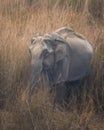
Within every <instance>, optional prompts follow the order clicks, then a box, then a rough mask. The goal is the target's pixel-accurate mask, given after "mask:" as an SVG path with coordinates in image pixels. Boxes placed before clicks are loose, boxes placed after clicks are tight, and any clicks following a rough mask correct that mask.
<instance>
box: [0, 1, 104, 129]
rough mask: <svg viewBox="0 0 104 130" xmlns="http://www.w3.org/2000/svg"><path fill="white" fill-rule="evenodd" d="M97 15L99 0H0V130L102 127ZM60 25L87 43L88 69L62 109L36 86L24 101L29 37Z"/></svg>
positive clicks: (103, 65) (103, 7) (102, 56)
mask: <svg viewBox="0 0 104 130" xmlns="http://www.w3.org/2000/svg"><path fill="white" fill-rule="evenodd" d="M103 17H104V0H64V1H63V0H44V1H43V0H38V1H37V0H22V1H21V0H3V1H2V0H0V130H88V129H91V130H103V129H104V126H103V122H104V24H103V21H104V19H103ZM62 26H66V27H71V28H73V29H74V30H75V31H77V32H80V33H82V34H84V35H85V36H86V37H87V38H88V39H89V40H90V41H91V43H92V46H93V48H94V58H93V64H92V68H91V72H90V74H89V76H88V77H86V79H85V81H84V85H83V86H82V88H83V89H82V91H81V92H80V91H79V90H77V93H78V96H74V95H73V90H72V94H71V96H72V100H71V102H70V103H69V104H67V107H65V108H64V107H61V106H58V105H56V106H55V108H54V109H53V104H54V103H53V100H54V99H53V97H54V95H52V94H51V95H49V93H47V91H46V90H44V91H43V90H42V89H39V91H38V92H37V93H36V94H35V95H34V97H33V99H32V103H31V104H28V103H27V102H26V99H27V92H28V87H29V67H30V56H29V53H28V47H29V45H30V41H31V37H32V36H33V35H34V34H36V33H41V34H44V33H49V32H52V31H54V30H56V29H57V28H60V27H62ZM40 86H41V85H40ZM79 97H80V102H79Z"/></svg>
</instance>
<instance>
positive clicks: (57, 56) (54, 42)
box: [44, 34, 70, 84]
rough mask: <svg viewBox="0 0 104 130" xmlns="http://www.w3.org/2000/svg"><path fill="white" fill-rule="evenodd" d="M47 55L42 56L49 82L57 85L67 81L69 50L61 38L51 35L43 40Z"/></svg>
mask: <svg viewBox="0 0 104 130" xmlns="http://www.w3.org/2000/svg"><path fill="white" fill-rule="evenodd" d="M44 44H45V46H46V48H47V54H45V56H44V67H46V70H47V74H48V77H49V80H50V81H51V82H52V83H53V84H57V83H59V82H62V81H67V79H68V72H69V71H68V69H69V62H70V60H69V49H68V45H67V44H66V42H65V41H63V40H62V39H61V38H59V37H57V36H55V34H54V36H53V35H51V38H50V39H49V38H48V39H45V42H44Z"/></svg>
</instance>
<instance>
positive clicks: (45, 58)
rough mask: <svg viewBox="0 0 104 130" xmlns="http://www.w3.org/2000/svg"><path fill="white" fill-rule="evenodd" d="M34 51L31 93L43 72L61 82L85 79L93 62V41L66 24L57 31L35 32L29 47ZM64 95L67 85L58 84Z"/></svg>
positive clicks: (31, 52)
mask: <svg viewBox="0 0 104 130" xmlns="http://www.w3.org/2000/svg"><path fill="white" fill-rule="evenodd" d="M29 51H30V55H31V74H30V95H31V92H32V91H33V89H34V88H35V87H36V84H37V83H38V82H39V81H40V80H41V76H43V77H45V76H47V77H48V80H49V83H50V84H51V86H52V85H57V84H59V83H64V82H66V81H69V82H72V81H78V80H81V79H83V78H84V77H85V76H86V74H87V72H88V70H89V68H90V65H91V61H92V56H93V49H92V46H91V44H90V42H89V41H88V40H87V39H86V38H85V37H84V36H83V35H81V34H79V33H76V32H75V31H74V30H72V29H70V28H66V27H62V28H60V29H58V30H56V31H55V32H53V33H50V34H45V35H35V36H34V37H33V38H32V40H31V46H30V48H29ZM56 91H59V92H58V95H57V96H59V98H60V99H61V97H62V92H63V89H62V88H61V87H58V90H56Z"/></svg>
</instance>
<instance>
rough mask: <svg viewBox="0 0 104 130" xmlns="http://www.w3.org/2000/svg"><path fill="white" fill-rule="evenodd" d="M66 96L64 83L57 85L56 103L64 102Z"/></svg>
mask: <svg viewBox="0 0 104 130" xmlns="http://www.w3.org/2000/svg"><path fill="white" fill-rule="evenodd" d="M64 96H65V86H64V85H63V84H58V85H56V91H55V103H58V104H62V103H63V101H64Z"/></svg>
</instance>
